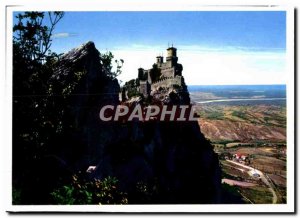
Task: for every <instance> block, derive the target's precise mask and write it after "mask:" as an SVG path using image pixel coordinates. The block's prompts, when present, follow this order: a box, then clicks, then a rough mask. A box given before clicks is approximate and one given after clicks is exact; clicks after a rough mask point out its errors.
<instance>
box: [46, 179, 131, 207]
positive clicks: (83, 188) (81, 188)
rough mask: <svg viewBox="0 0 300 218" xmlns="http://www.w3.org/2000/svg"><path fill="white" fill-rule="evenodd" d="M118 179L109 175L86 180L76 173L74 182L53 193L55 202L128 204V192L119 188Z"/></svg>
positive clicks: (64, 203) (71, 203)
mask: <svg viewBox="0 0 300 218" xmlns="http://www.w3.org/2000/svg"><path fill="white" fill-rule="evenodd" d="M117 186H118V180H117V179H116V178H115V177H107V178H105V179H103V180H102V181H101V180H99V179H95V180H93V181H86V180H84V179H82V178H80V177H79V176H76V175H74V176H73V179H72V183H71V184H70V185H65V186H63V187H62V188H60V189H57V190H55V191H53V192H52V193H51V196H52V198H53V200H54V202H55V203H57V204H61V205H66V204H70V205H73V204H127V203H128V200H127V195H126V193H123V192H121V191H120V190H119V189H118V187H117Z"/></svg>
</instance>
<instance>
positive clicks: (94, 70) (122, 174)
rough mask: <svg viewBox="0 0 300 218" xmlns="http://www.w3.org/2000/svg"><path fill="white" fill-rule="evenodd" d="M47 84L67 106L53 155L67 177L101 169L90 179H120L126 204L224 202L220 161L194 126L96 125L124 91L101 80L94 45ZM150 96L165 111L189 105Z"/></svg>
mask: <svg viewBox="0 0 300 218" xmlns="http://www.w3.org/2000/svg"><path fill="white" fill-rule="evenodd" d="M50 84H51V89H52V90H53V93H54V94H53V98H54V99H56V100H55V101H56V102H57V101H61V102H62V105H63V106H62V107H61V108H59V110H61V116H62V120H63V122H62V124H61V125H62V126H63V127H64V132H63V133H61V134H60V137H59V138H57V140H56V143H55V144H56V146H55V149H54V151H55V152H56V153H57V155H58V156H59V157H60V158H62V159H63V160H64V161H65V162H66V165H67V166H68V168H69V169H72V171H74V172H78V171H81V172H85V171H86V169H87V168H88V166H96V169H95V171H94V172H93V173H89V174H88V175H87V176H89V177H90V178H99V179H100V180H101V179H104V178H106V177H108V176H114V177H116V178H117V179H118V180H119V182H120V186H121V189H122V190H123V191H124V192H126V193H128V198H129V199H128V200H129V203H218V202H219V200H220V196H219V194H220V183H221V181H220V169H219V163H218V159H217V156H216V154H215V153H214V152H213V149H212V146H211V145H210V143H209V141H207V140H206V139H205V137H204V136H203V134H202V133H201V131H200V129H199V125H198V123H197V122H189V121H187V122H180V123H178V122H159V121H153V122H138V121H133V122H125V123H124V122H104V121H101V120H100V119H99V110H100V108H101V107H102V106H103V105H106V104H111V105H117V104H119V100H118V93H119V91H120V87H119V84H118V82H117V80H116V79H111V78H109V77H108V76H107V75H105V73H104V72H103V70H102V66H101V63H100V59H99V52H98V51H97V49H96V48H95V45H94V43H92V42H88V43H86V44H84V45H82V46H81V47H79V48H76V49H73V50H72V51H70V52H69V53H67V54H65V55H63V56H62V57H61V59H60V60H59V61H58V62H57V63H56V68H55V71H54V74H53V76H52V77H51V79H50ZM164 92H165V93H164ZM57 96H58V97H57ZM153 96H154V98H155V99H156V101H162V102H164V103H167V104H181V103H183V102H185V103H186V102H188V103H189V96H188V93H185V94H184V95H182V94H178V93H176V90H162V89H161V90H159V89H158V90H157V91H156V92H155V93H153ZM56 104H57V103H56ZM66 127H68V128H66ZM141 190H144V191H141ZM145 190H146V191H145Z"/></svg>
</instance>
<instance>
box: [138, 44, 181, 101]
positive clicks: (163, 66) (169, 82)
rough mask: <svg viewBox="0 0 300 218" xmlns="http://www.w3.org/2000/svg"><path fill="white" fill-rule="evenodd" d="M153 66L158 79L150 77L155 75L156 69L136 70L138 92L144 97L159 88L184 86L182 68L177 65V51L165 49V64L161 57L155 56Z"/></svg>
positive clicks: (170, 48)
mask: <svg viewBox="0 0 300 218" xmlns="http://www.w3.org/2000/svg"><path fill="white" fill-rule="evenodd" d="M154 66H155V67H157V72H160V76H159V78H157V77H156V75H151V74H154V73H156V72H155V70H156V69H148V70H144V69H143V68H139V69H138V79H139V82H140V87H139V92H140V93H141V94H143V95H144V96H148V95H150V93H151V91H153V90H155V89H157V88H159V87H172V86H174V85H176V86H182V85H183V84H184V80H183V76H182V70H183V67H182V65H181V64H179V63H178V57H177V49H176V48H174V47H173V46H172V47H169V48H168V49H167V57H166V62H164V58H163V56H157V57H156V63H155V64H154Z"/></svg>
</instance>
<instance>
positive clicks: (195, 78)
mask: <svg viewBox="0 0 300 218" xmlns="http://www.w3.org/2000/svg"><path fill="white" fill-rule="evenodd" d="M176 47H177V49H178V50H177V55H178V59H179V60H178V62H179V63H181V64H182V65H183V76H184V77H185V81H186V83H187V84H188V85H209V84H212V85H213V84H285V83H286V80H287V72H286V57H285V52H284V51H282V50H279V51H278V50H277V49H274V50H268V51H263V50H262V49H260V48H252V49H251V48H250V49H246V48H234V47H226V48H210V47H204V46H176ZM165 49H166V47H163V46H156V47H152V46H143V45H133V46H130V47H127V48H125V47H124V48H119V49H115V50H112V52H113V54H114V55H115V57H116V58H122V59H124V61H125V63H124V66H123V73H122V74H121V75H120V76H119V79H120V80H122V81H123V82H125V81H128V80H130V79H133V78H136V77H137V69H138V68H139V67H142V68H144V69H149V68H151V66H152V64H153V63H155V61H156V58H155V57H156V56H157V55H158V54H160V53H161V52H162V51H163V52H164V55H165V54H166V52H165Z"/></svg>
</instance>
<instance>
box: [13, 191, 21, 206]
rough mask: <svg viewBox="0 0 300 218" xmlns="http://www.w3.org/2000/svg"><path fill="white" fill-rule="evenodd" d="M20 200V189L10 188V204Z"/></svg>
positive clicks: (15, 203) (18, 202)
mask: <svg viewBox="0 0 300 218" xmlns="http://www.w3.org/2000/svg"><path fill="white" fill-rule="evenodd" d="M20 202H21V190H19V189H16V188H13V189H12V204H13V205H17V204H20Z"/></svg>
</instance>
